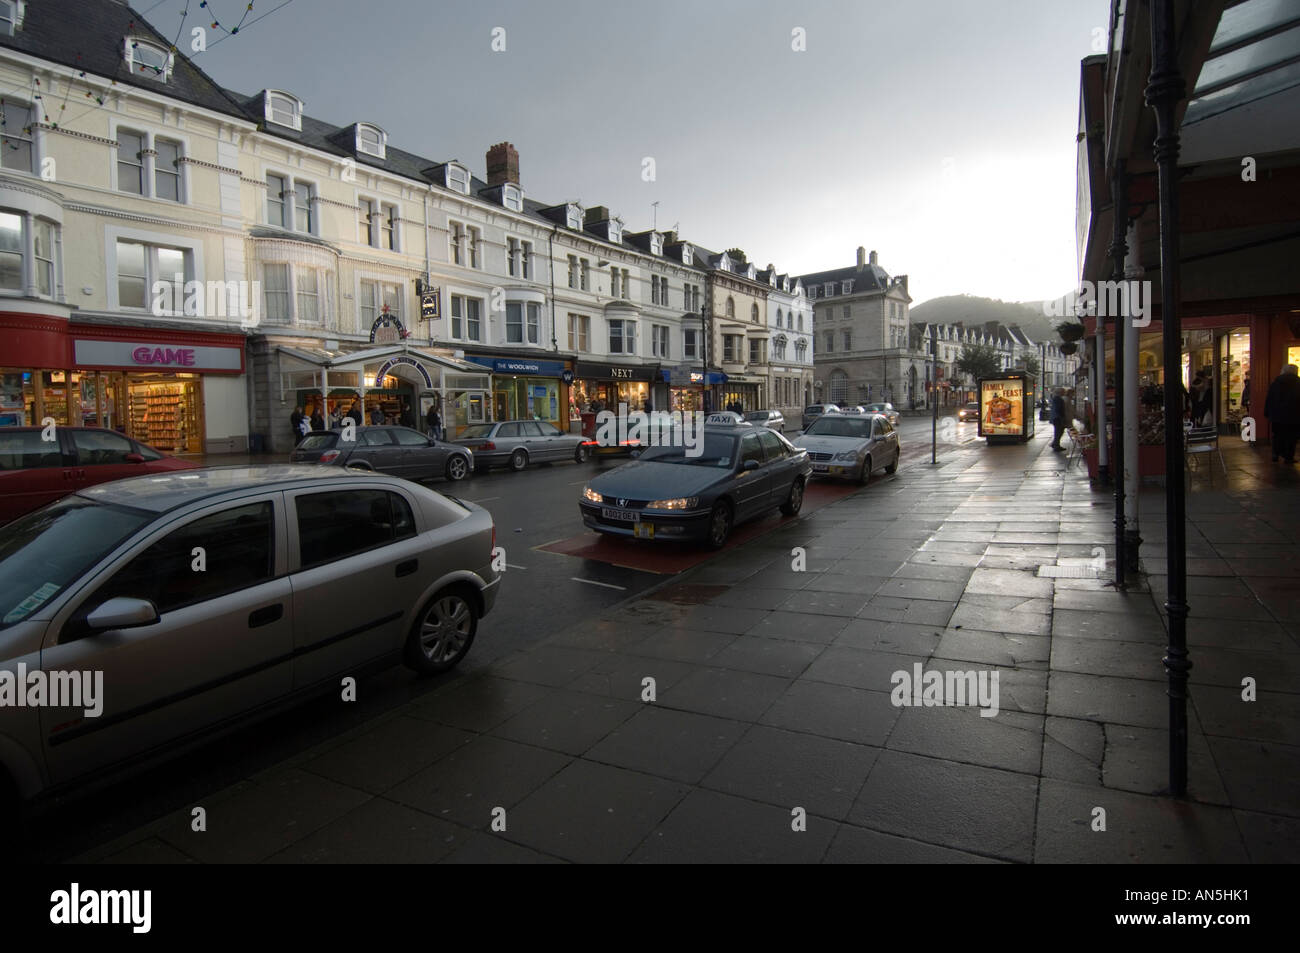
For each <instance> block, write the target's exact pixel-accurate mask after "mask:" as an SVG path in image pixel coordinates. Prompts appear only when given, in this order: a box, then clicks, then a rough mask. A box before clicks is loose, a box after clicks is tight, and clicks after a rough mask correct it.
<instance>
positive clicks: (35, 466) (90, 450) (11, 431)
mask: <svg viewBox="0 0 1300 953" xmlns="http://www.w3.org/2000/svg"><path fill="white" fill-rule="evenodd" d="M45 434H46V430H45V428H43V427H3V428H0V523H7V522H9V521H10V520H13V519H17V518H18V517H19V516H22V515H23V514H24V513H30V512H31V511H32V510H35V509H39V508H40V507H42V506H44V505H45V504H46V503H53V502H54V501H55V500H57V499H60V498H62V497H65V496H67V495H68V494H69V493H75V492H77V491H78V490H80V489H83V488H84V487H88V486H94V485H95V484H96V483H107V482H108V481H109V480H120V479H123V478H124V477H131V476H139V475H140V474H143V473H166V472H168V471H170V470H192V469H195V468H196V467H197V466H198V464H195V463H190V462H189V461H187V460H180V459H178V458H176V457H169V456H167V455H166V454H163V453H159V452H158V451H157V450H155V449H154V448H153V447H149V446H146V445H145V444H143V443H140V442H139V441H136V440H132V439H131V438H130V437H126V436H123V435H122V434H120V433H118V432H117V431H115V430H102V429H100V428H98V427H55V428H53V432H52V433H50V434H49V435H50V436H52V437H53V438H54V439H53V440H43V439H41V438H42V437H43V436H44V435H45Z"/></svg>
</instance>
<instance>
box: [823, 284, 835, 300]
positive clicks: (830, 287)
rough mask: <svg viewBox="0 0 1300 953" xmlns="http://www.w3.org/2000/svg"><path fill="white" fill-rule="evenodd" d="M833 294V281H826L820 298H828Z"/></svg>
mask: <svg viewBox="0 0 1300 953" xmlns="http://www.w3.org/2000/svg"><path fill="white" fill-rule="evenodd" d="M833 294H835V283H834V282H833V281H828V282H826V287H825V288H823V289H822V297H823V298H829V297H830V296H831V295H833Z"/></svg>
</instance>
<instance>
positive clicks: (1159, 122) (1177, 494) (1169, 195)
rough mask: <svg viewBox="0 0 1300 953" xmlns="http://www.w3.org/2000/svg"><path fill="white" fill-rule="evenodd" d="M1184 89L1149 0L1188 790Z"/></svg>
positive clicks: (1177, 679)
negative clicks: (1179, 113) (1181, 191)
mask: <svg viewBox="0 0 1300 953" xmlns="http://www.w3.org/2000/svg"><path fill="white" fill-rule="evenodd" d="M1186 95H1187V87H1186V84H1185V83H1184V82H1183V77H1182V74H1181V73H1179V71H1178V58H1177V47H1176V46H1175V45H1174V3H1173V0H1152V2H1151V77H1150V80H1149V82H1148V84H1147V88H1146V102H1147V105H1148V106H1150V107H1152V108H1153V109H1154V110H1155V114H1156V141H1155V160H1156V170H1157V173H1158V176H1159V183H1160V321H1161V325H1162V327H1163V334H1164V360H1165V534H1166V535H1165V541H1166V548H1167V554H1168V555H1167V556H1166V567H1167V569H1168V571H1169V597H1168V599H1166V600H1165V611H1166V612H1167V613H1168V614H1169V650H1168V654H1166V655H1165V658H1164V663H1165V671H1166V672H1167V673H1168V675H1169V688H1168V695H1169V789H1170V792H1171V793H1172V794H1173V795H1174V796H1175V797H1182V796H1184V795H1185V794H1186V793H1187V676H1188V672H1189V671H1190V670H1191V668H1192V663H1191V660H1190V659H1189V658H1188V655H1187V553H1186V547H1187V532H1186V525H1185V521H1186V518H1187V512H1186V511H1187V500H1186V497H1185V495H1184V487H1183V466H1184V460H1183V389H1182V374H1181V373H1180V369H1181V368H1182V347H1183V340H1182V319H1181V317H1180V316H1179V314H1178V306H1179V300H1180V298H1181V290H1182V289H1181V287H1180V284H1179V274H1178V272H1179V268H1180V264H1179V247H1178V246H1179V241H1178V126H1177V124H1176V123H1175V121H1174V113H1175V110H1176V109H1177V107H1178V103H1179V102H1180V101H1182V100H1183V99H1184V98H1185V97H1186Z"/></svg>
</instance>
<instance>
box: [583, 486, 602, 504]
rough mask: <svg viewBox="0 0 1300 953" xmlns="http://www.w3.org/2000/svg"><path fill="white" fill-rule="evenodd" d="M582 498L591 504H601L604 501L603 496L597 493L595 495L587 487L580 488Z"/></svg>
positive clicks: (594, 492) (593, 491)
mask: <svg viewBox="0 0 1300 953" xmlns="http://www.w3.org/2000/svg"><path fill="white" fill-rule="evenodd" d="M582 498H583V499H584V500H588V501H590V502H592V503H602V502H604V500H605V498H604V497H603V496H601V495H600V494H599V493H597V492H596V491H595V490H593V489H592V488H591V487H589V486H585V487H583V488H582Z"/></svg>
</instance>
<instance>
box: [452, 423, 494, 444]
mask: <svg viewBox="0 0 1300 953" xmlns="http://www.w3.org/2000/svg"><path fill="white" fill-rule="evenodd" d="M495 426H496V424H475V425H474V426H472V427H466V428H465V429H464V430H462V431H461V432H460V436H459V437H457V438H456V439H457V440H479V439H481V438H483V437H486V436H487V435H488V434H490V433H491V432H492V428H493V427H495Z"/></svg>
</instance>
